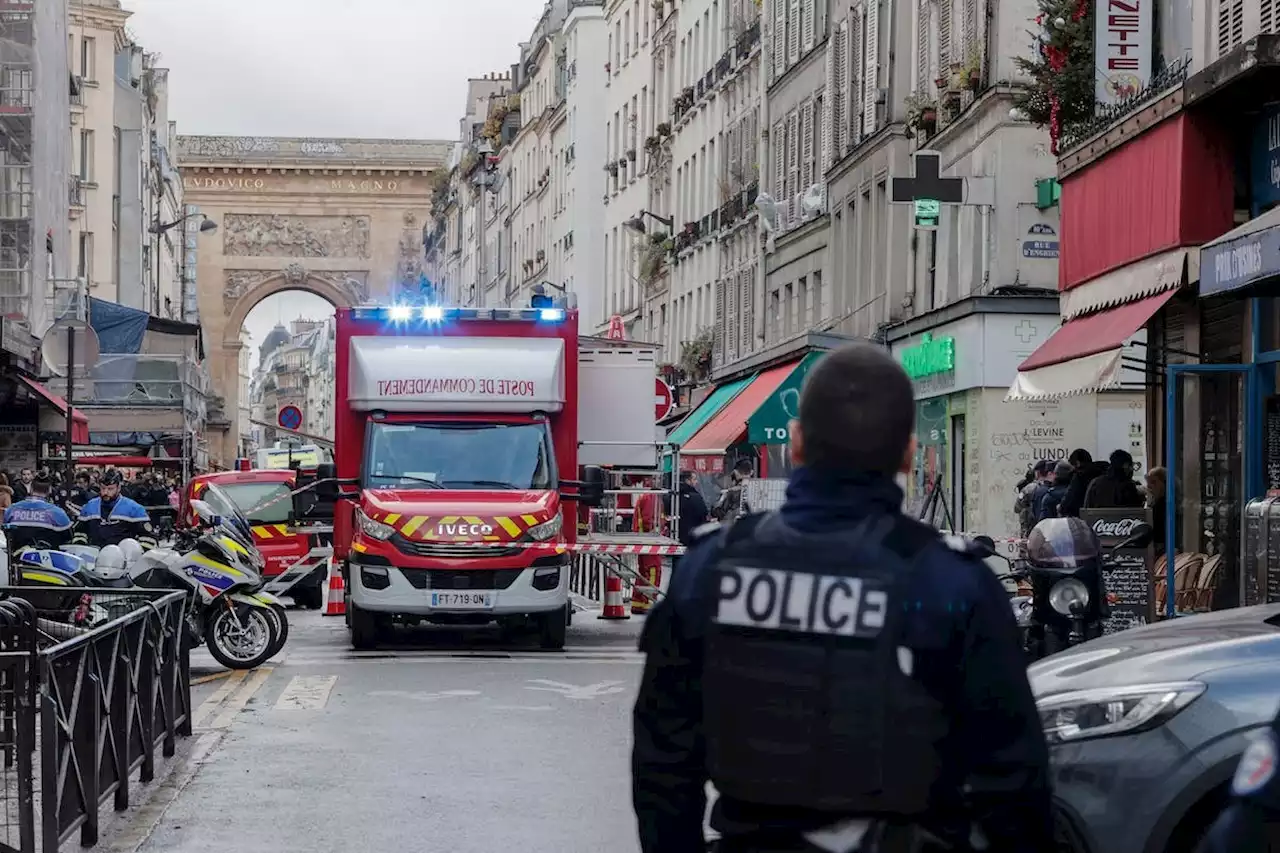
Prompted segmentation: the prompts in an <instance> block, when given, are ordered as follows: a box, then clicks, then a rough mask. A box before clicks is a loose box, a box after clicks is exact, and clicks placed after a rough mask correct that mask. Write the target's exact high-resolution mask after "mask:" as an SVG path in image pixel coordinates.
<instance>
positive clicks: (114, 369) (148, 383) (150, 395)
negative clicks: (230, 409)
mask: <svg viewBox="0 0 1280 853" xmlns="http://www.w3.org/2000/svg"><path fill="white" fill-rule="evenodd" d="M50 386H51V390H53V391H54V393H58V394H62V395H63V396H65V392H66V379H53V380H51V381H50ZM210 392H211V384H210V381H209V374H208V372H207V371H206V370H205V368H204V367H203V366H202V365H200V364H197V363H196V362H195V361H193V360H192V359H190V358H187V357H186V356H181V355H153V354H143V353H139V354H126V353H120V354H103V355H101V356H99V357H98V363H97V364H95V365H94V366H93V367H90V368H89V369H88V370H87V371H86V372H85V375H84V376H77V377H76V381H75V401H76V405H84V406H118V407H121V408H170V409H183V410H185V411H186V412H187V413H188V414H190V415H192V416H195V417H197V418H204V417H206V415H207V413H208V404H209V396H210Z"/></svg>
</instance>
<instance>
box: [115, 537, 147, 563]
mask: <svg viewBox="0 0 1280 853" xmlns="http://www.w3.org/2000/svg"><path fill="white" fill-rule="evenodd" d="M120 550H121V551H122V552H123V553H124V564H125V565H126V566H132V565H133V563H134V561H135V560H137V559H138V558H139V557H141V556H142V545H141V544H139V542H138V540H137V539H122V540H121V541H120Z"/></svg>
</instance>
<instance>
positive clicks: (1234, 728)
mask: <svg viewBox="0 0 1280 853" xmlns="http://www.w3.org/2000/svg"><path fill="white" fill-rule="evenodd" d="M1028 674H1029V676H1030V678H1031V688H1032V690H1033V691H1034V692H1035V695H1036V702H1037V704H1038V705H1039V708H1040V717H1041V720H1042V722H1043V724H1044V729H1045V735H1046V737H1047V738H1048V740H1049V749H1050V758H1051V761H1052V764H1053V785H1054V800H1055V803H1054V805H1055V819H1056V821H1057V831H1058V838H1059V841H1058V850H1059V851H1060V853H1190V851H1192V850H1194V849H1195V847H1196V844H1197V843H1198V841H1199V840H1200V838H1201V837H1202V836H1203V834H1204V832H1205V830H1207V829H1208V827H1209V825H1210V824H1211V823H1212V822H1213V820H1214V818H1216V817H1217V815H1218V813H1219V812H1220V811H1221V809H1222V807H1223V805H1224V803H1225V801H1226V797H1227V792H1228V788H1229V785H1230V781H1231V776H1232V774H1233V773H1234V771H1235V767H1236V764H1237V762H1238V761H1239V759H1240V754H1241V753H1242V752H1244V749H1245V747H1246V745H1247V744H1248V743H1249V739H1250V738H1251V737H1252V736H1253V734H1254V733H1255V732H1257V731H1258V730H1260V729H1263V728H1265V727H1266V726H1267V725H1269V724H1270V722H1271V720H1272V718H1273V717H1274V716H1275V715H1276V708H1277V705H1280V604H1270V605H1261V606H1258V607H1244V608H1239V609H1235V610H1225V611H1221V612H1218V613H1207V614H1203V615H1199V616H1187V617H1182V618H1178V619H1175V620H1172V621H1169V622H1161V623H1157V624H1154V625H1147V626H1144V627H1141V628H1133V629H1130V630H1127V631H1122V632H1120V633H1117V634H1112V635H1110V636H1106V637H1102V638H1099V639H1097V640H1093V641H1090V642H1088V643H1084V644H1083V645H1080V646H1076V647H1075V648H1073V649H1068V650H1067V651H1065V652H1061V653H1059V654H1056V655H1053V656H1052V657H1049V658H1045V659H1044V660H1042V661H1039V662H1037V663H1035V664H1033V665H1032V666H1031V667H1030V669H1029V670H1028Z"/></svg>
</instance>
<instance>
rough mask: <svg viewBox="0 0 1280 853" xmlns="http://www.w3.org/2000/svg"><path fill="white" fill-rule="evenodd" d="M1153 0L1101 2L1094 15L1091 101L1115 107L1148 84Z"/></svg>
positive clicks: (1101, 105) (1108, 0) (1112, 0)
mask: <svg viewBox="0 0 1280 853" xmlns="http://www.w3.org/2000/svg"><path fill="white" fill-rule="evenodd" d="M1154 2H1155V0H1100V2H1099V3H1098V6H1097V9H1096V13H1095V15H1094V18H1095V24H1094V42H1093V48H1094V49H1093V54H1094V58H1095V59H1094V62H1095V71H1096V73H1095V74H1094V79H1095V80H1096V81H1097V82H1096V83H1095V84H1094V100H1095V101H1097V103H1098V107H1099V108H1102V107H1107V106H1111V105H1112V104H1118V103H1120V102H1121V101H1124V100H1126V99H1128V98H1131V97H1133V96H1134V95H1137V94H1138V93H1139V92H1141V91H1142V90H1143V89H1145V88H1146V87H1147V84H1148V83H1150V82H1151V54H1152V41H1151V12H1152V9H1151V6H1152V4H1153V3H1154Z"/></svg>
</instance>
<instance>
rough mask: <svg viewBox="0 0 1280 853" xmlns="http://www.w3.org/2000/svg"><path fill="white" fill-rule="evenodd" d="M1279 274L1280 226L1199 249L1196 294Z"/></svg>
mask: <svg viewBox="0 0 1280 853" xmlns="http://www.w3.org/2000/svg"><path fill="white" fill-rule="evenodd" d="M1276 275H1280V225H1273V226H1271V227H1270V228H1264V229H1262V230H1261V231H1255V232H1254V233H1252V234H1245V235H1244V236H1243V237H1237V238H1235V239H1234V240H1227V241H1226V242H1223V243H1217V244H1215V245H1212V246H1209V247H1207V248H1205V249H1203V250H1201V252H1200V295H1201V296H1212V295H1214V294H1217V293H1226V292H1228V291H1232V290H1237V289H1239V288H1241V287H1247V286H1249V285H1251V284H1255V283H1257V282H1259V281H1262V280H1263V279H1268V278H1271V277H1272V276H1276Z"/></svg>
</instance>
